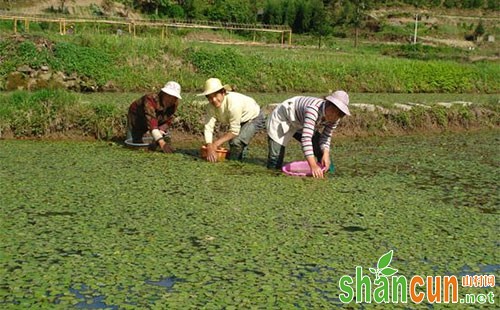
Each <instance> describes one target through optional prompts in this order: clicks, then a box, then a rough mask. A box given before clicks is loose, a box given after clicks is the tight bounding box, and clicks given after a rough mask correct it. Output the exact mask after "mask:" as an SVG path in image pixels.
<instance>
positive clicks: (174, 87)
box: [161, 81, 182, 99]
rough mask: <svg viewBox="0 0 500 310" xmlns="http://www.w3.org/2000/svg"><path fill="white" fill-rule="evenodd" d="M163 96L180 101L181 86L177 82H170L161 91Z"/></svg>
mask: <svg viewBox="0 0 500 310" xmlns="http://www.w3.org/2000/svg"><path fill="white" fill-rule="evenodd" d="M161 91H162V92H164V93H165V94H169V95H171V96H174V97H177V98H179V99H182V97H181V86H180V85H179V83H177V82H173V81H170V82H168V83H167V84H165V86H164V87H163V88H162V89H161Z"/></svg>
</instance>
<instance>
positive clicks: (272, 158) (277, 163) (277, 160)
mask: <svg viewBox="0 0 500 310" xmlns="http://www.w3.org/2000/svg"><path fill="white" fill-rule="evenodd" d="M293 137H294V138H295V140H297V141H299V142H300V141H301V140H302V132H296V133H295V134H294V135H293ZM320 137H321V134H320V133H319V132H318V131H315V132H314V135H313V137H312V144H313V151H314V156H315V157H316V159H317V160H318V161H321V158H322V157H323V150H321V147H320V145H319V139H320ZM267 143H268V153H267V154H268V155H267V168H270V169H273V168H275V169H281V167H283V160H284V158H285V146H283V145H281V144H279V143H278V142H275V141H274V140H273V139H271V138H269V136H268V137H267Z"/></svg>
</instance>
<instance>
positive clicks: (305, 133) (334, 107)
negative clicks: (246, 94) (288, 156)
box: [267, 90, 351, 178]
mask: <svg viewBox="0 0 500 310" xmlns="http://www.w3.org/2000/svg"><path fill="white" fill-rule="evenodd" d="M348 105H349V95H348V94H347V93H346V92H345V91H342V90H339V91H336V92H333V93H332V94H330V95H329V96H326V97H325V98H315V97H307V96H297V97H293V98H290V99H287V100H285V101H284V102H282V103H281V104H280V105H278V106H277V107H276V108H275V109H274V110H273V112H272V113H271V115H270V116H269V118H268V120H267V135H268V157H267V167H268V168H271V169H273V168H276V169H281V167H282V166H283V159H284V157H285V147H286V146H287V145H288V142H289V141H290V140H291V139H292V138H295V139H296V140H298V141H300V143H301V144H302V151H303V152H304V156H305V158H306V160H307V162H308V164H309V166H310V168H311V172H312V175H313V177H315V178H322V177H323V170H322V169H321V167H320V165H318V162H319V164H321V165H322V166H323V167H329V166H330V140H331V136H332V132H333V130H334V129H335V128H336V127H337V125H338V123H339V121H340V119H341V118H342V117H344V116H345V115H351V113H350V112H349V107H348ZM320 126H322V127H323V130H322V132H321V133H320V132H319V131H316V128H317V127H320Z"/></svg>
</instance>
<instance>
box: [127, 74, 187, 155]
mask: <svg viewBox="0 0 500 310" xmlns="http://www.w3.org/2000/svg"><path fill="white" fill-rule="evenodd" d="M180 99H182V97H181V86H180V85H179V84H178V83H177V82H174V81H170V82H168V83H167V84H165V86H164V87H163V88H162V89H161V90H160V91H159V92H158V93H156V94H146V95H144V96H142V97H141V98H139V99H137V100H135V101H134V102H132V104H131V105H130V107H129V109H128V115H127V120H128V132H127V138H132V141H133V143H143V140H142V139H143V136H144V134H145V133H146V132H148V131H149V132H150V133H151V136H152V137H153V140H154V143H153V144H152V147H153V148H156V146H159V147H160V148H161V149H162V150H163V151H164V152H165V153H172V152H173V151H174V149H173V148H172V146H171V145H170V144H169V143H167V141H165V140H166V139H165V138H166V137H167V136H168V135H167V130H168V128H169V127H170V125H171V124H172V120H173V118H174V113H175V111H176V110H177V106H178V105H179V100H180Z"/></svg>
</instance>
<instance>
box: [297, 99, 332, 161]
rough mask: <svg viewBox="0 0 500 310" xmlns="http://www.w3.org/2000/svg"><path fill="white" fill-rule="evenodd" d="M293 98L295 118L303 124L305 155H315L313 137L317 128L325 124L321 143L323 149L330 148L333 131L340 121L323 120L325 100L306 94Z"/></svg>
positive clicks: (302, 141)
mask: <svg viewBox="0 0 500 310" xmlns="http://www.w3.org/2000/svg"><path fill="white" fill-rule="evenodd" d="M292 99H293V102H294V104H295V118H296V119H297V121H298V122H300V123H301V124H303V129H302V140H301V144H302V151H303V152H304V155H305V156H306V157H309V156H314V151H313V144H312V137H313V135H314V130H315V128H316V127H319V126H324V128H323V132H322V133H321V137H320V139H319V145H320V147H321V149H322V150H329V149H330V140H331V138H332V132H333V130H334V129H335V128H336V127H337V125H338V123H339V122H338V121H337V122H335V123H330V122H322V121H321V119H322V118H323V116H324V114H325V112H324V110H325V100H324V99H320V98H315V97H306V96H297V97H294V98H292Z"/></svg>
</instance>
